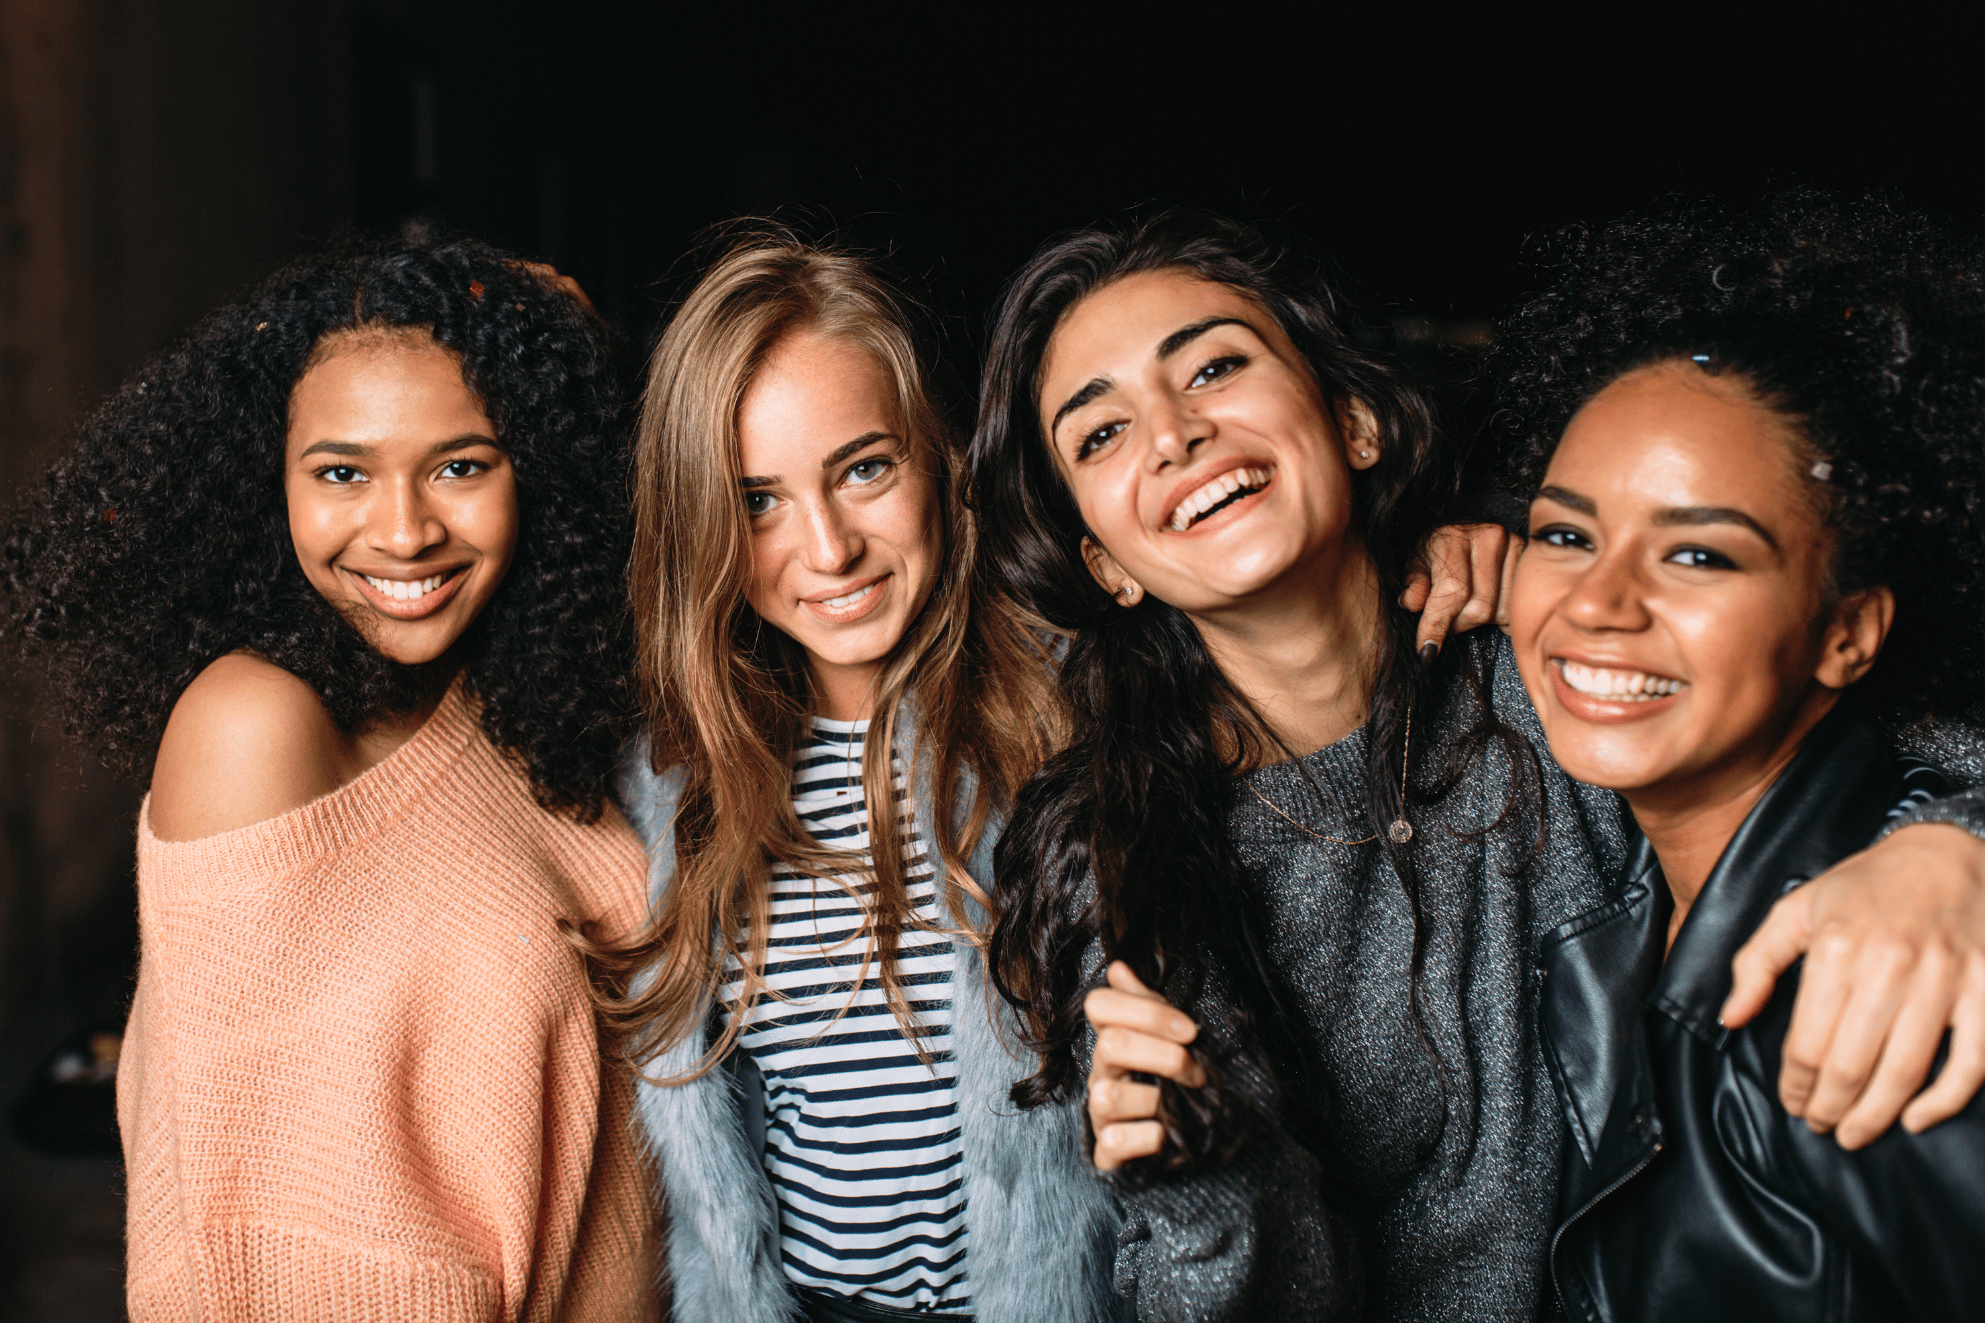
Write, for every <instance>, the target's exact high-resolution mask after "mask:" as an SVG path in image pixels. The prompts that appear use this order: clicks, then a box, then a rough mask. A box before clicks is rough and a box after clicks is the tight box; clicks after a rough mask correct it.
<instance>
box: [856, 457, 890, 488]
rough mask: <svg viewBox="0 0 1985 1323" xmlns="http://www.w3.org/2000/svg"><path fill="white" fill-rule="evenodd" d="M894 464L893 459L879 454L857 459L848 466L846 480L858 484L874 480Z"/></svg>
mask: <svg viewBox="0 0 1985 1323" xmlns="http://www.w3.org/2000/svg"><path fill="white" fill-rule="evenodd" d="M894 466H895V461H894V460H891V459H884V458H883V457H882V456H880V455H873V456H870V457H869V458H868V459H859V460H856V461H855V462H854V463H853V464H850V465H849V466H848V480H849V481H850V482H853V483H855V484H856V485H858V486H859V485H860V484H862V483H869V482H874V481H875V480H876V479H877V478H880V477H881V476H882V475H883V474H885V473H887V472H889V470H890V469H891V468H892V467H894Z"/></svg>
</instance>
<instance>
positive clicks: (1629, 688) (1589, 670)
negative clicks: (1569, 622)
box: [1552, 657, 1689, 703]
mask: <svg viewBox="0 0 1985 1323" xmlns="http://www.w3.org/2000/svg"><path fill="white" fill-rule="evenodd" d="M1552 664H1553V665H1555V666H1556V667H1557V668H1558V674H1559V675H1560V676H1562V677H1563V678H1564V682H1565V687H1566V688H1568V689H1571V690H1572V691H1574V692H1576V693H1580V694H1583V695H1585V696H1586V697H1587V698H1592V699H1596V700H1598V701H1599V702H1602V703H1651V702H1653V701H1655V700H1656V699H1661V698H1667V697H1668V696H1669V695H1671V694H1679V693H1681V692H1682V690H1684V689H1686V688H1688V687H1689V683H1688V681H1686V680H1677V679H1674V678H1672V677H1670V676H1666V675H1656V674H1654V673H1653V672H1651V671H1634V670H1627V669H1624V668H1622V667H1617V666H1587V665H1585V664H1584V663H1583V662H1575V661H1571V660H1568V659H1567V658H1564V657H1554V658H1552Z"/></svg>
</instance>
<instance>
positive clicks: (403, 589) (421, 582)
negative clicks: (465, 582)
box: [365, 574, 448, 602]
mask: <svg viewBox="0 0 1985 1323" xmlns="http://www.w3.org/2000/svg"><path fill="white" fill-rule="evenodd" d="M447 577H448V576H447V575H445V574H436V575H433V576H431V577H429V578H426V579H375V578H373V577H372V576H371V575H370V574H368V575H366V576H365V581H366V582H367V583H369V584H371V585H372V586H373V587H374V588H376V589H378V590H379V592H380V594H381V595H382V596H385V597H390V598H392V599H393V600H394V601H396V602H414V601H418V600H419V599H421V598H423V597H425V596H427V595H428V594H429V593H431V592H433V591H434V590H435V589H436V588H439V587H440V586H441V583H442V581H443V580H444V579H446V578H447Z"/></svg>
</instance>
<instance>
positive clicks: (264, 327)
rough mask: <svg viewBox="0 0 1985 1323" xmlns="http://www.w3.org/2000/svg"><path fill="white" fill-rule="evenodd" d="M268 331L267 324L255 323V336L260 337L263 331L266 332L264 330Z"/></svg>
mask: <svg viewBox="0 0 1985 1323" xmlns="http://www.w3.org/2000/svg"><path fill="white" fill-rule="evenodd" d="M268 329H269V323H267V322H257V323H255V334H257V335H260V334H262V332H264V331H266V330H268Z"/></svg>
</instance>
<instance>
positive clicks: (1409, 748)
mask: <svg viewBox="0 0 1985 1323" xmlns="http://www.w3.org/2000/svg"><path fill="white" fill-rule="evenodd" d="M1412 758H1413V707H1412V705H1411V704H1410V703H1409V704H1408V705H1407V707H1406V738H1405V739H1404V740H1403V741H1401V743H1400V747H1399V816H1398V817H1396V818H1394V819H1393V820H1392V824H1391V825H1390V826H1388V827H1387V828H1386V829H1385V834H1386V836H1387V837H1388V838H1390V839H1391V841H1392V843H1393V844H1394V845H1404V844H1406V842H1408V841H1410V840H1412V839H1413V824H1412V823H1410V822H1408V821H1406V769H1407V768H1408V767H1410V766H1411V765H1412ZM1247 785H1248V789H1249V790H1251V791H1253V792H1254V797H1255V798H1256V799H1258V800H1260V801H1261V802H1262V803H1263V804H1266V805H1267V806H1268V807H1269V809H1270V810H1271V811H1272V812H1273V813H1274V814H1275V816H1276V817H1278V818H1280V819H1282V821H1284V822H1286V823H1288V824H1289V825H1290V826H1291V827H1294V828H1295V829H1296V830H1297V831H1299V832H1304V833H1306V834H1308V835H1310V836H1314V837H1316V838H1317V839H1318V840H1319V841H1329V842H1330V843H1331V844H1332V845H1370V844H1371V843H1372V842H1373V841H1375V840H1377V839H1378V833H1377V832H1373V833H1372V834H1371V835H1370V836H1366V837H1364V838H1363V839H1361V840H1356V841H1347V840H1344V839H1343V838H1341V837H1337V836H1325V835H1324V834H1323V833H1322V832H1320V831H1315V830H1313V829H1311V828H1309V827H1305V826H1304V825H1303V824H1302V823H1300V822H1297V821H1296V820H1295V819H1294V818H1292V817H1290V816H1289V815H1288V814H1287V813H1285V812H1283V811H1282V807H1281V805H1279V804H1277V803H1276V802H1275V801H1274V800H1272V799H1270V798H1269V797H1268V796H1266V795H1264V794H1262V793H1261V791H1260V790H1258V789H1256V787H1255V784H1254V782H1253V781H1249V782H1248V783H1247ZM1332 798H1335V796H1334V795H1333V796H1332ZM1340 807H1342V806H1341V805H1340Z"/></svg>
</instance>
